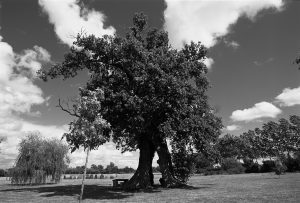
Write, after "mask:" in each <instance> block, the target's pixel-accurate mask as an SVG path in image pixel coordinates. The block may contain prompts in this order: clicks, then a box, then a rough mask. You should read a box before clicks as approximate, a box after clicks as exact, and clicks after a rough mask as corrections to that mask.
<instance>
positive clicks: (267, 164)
mask: <svg viewBox="0 0 300 203" xmlns="http://www.w3.org/2000/svg"><path fill="white" fill-rule="evenodd" d="M274 171H275V162H274V161H273V160H266V161H263V165H262V167H261V172H262V173H268V172H274Z"/></svg>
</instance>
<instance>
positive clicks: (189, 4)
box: [164, 0, 284, 48]
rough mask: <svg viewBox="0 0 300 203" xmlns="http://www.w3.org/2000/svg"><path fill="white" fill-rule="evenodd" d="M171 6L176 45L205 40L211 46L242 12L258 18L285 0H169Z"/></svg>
mask: <svg viewBox="0 0 300 203" xmlns="http://www.w3.org/2000/svg"><path fill="white" fill-rule="evenodd" d="M165 2H166V4H167V9H166V10H165V12H164V15H165V29H166V30H167V31H168V33H169V37H170V43H171V44H172V45H173V46H174V47H175V48H180V47H182V45H183V43H186V42H190V41H196V42H197V41H201V42H202V43H203V44H204V45H206V46H207V47H212V46H214V45H215V44H216V42H217V38H219V37H222V36H225V35H227V34H228V33H229V32H230V26H231V25H233V24H234V23H236V22H237V20H238V19H239V18H240V17H241V16H246V17H248V18H249V19H251V20H254V19H255V17H256V15H257V14H258V13H259V12H260V11H262V10H264V9H269V8H274V9H276V10H280V9H281V8H282V6H283V4H284V3H283V0H232V1H228V0H165Z"/></svg>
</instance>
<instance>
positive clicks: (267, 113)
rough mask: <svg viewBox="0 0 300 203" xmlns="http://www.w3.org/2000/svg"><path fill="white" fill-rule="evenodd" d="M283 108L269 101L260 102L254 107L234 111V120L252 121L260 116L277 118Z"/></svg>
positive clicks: (232, 116)
mask: <svg viewBox="0 0 300 203" xmlns="http://www.w3.org/2000/svg"><path fill="white" fill-rule="evenodd" d="M280 113H281V110H280V109H279V108H277V107H276V106H274V105H273V104H271V103H269V102H260V103H257V104H255V105H254V106H253V107H251V108H248V109H243V110H236V111H234V112H232V114H231V119H232V120H234V121H252V120H255V119H259V118H276V117H277V115H279V114H280Z"/></svg>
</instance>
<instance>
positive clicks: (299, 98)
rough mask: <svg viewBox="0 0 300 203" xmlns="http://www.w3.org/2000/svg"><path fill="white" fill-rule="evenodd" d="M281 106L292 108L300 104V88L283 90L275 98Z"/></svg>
mask: <svg viewBox="0 0 300 203" xmlns="http://www.w3.org/2000/svg"><path fill="white" fill-rule="evenodd" d="M275 99H276V101H277V102H279V103H280V105H281V106H294V105H299V104H300V87H297V88H294V89H291V88H285V89H284V90H283V91H282V93H281V94H279V95H278V96H277V97H276V98H275Z"/></svg>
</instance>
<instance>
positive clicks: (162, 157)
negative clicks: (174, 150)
mask: <svg viewBox="0 0 300 203" xmlns="http://www.w3.org/2000/svg"><path fill="white" fill-rule="evenodd" d="M157 154H158V157H159V159H158V161H157V163H158V164H159V168H160V171H161V174H162V178H161V179H160V180H159V181H160V184H161V185H162V186H163V187H180V186H183V185H184V184H183V183H181V182H180V181H179V180H178V179H176V178H175V175H174V170H173V166H172V159H171V154H170V152H169V149H168V145H167V142H166V141H165V140H164V141H163V142H161V143H160V144H159V146H158V147H157Z"/></svg>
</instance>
